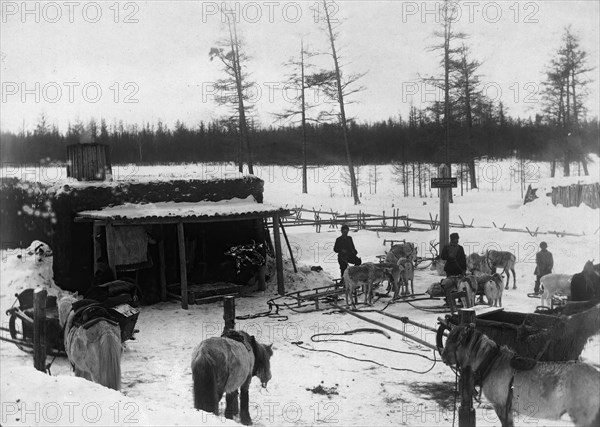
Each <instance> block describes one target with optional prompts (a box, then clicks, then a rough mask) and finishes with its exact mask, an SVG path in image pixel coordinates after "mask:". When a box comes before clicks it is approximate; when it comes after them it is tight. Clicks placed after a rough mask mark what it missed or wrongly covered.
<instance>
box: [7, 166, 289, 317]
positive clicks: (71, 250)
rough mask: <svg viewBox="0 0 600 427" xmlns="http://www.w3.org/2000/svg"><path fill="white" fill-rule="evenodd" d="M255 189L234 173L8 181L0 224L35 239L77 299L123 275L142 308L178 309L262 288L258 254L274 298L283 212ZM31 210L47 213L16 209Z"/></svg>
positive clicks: (259, 186) (257, 184)
mask: <svg viewBox="0 0 600 427" xmlns="http://www.w3.org/2000/svg"><path fill="white" fill-rule="evenodd" d="M263 185H264V183H263V181H262V180H261V179H259V178H257V177H255V176H243V175H238V176H235V177H233V178H219V179H215V178H207V179H187V180H179V179H172V180H168V179H167V180H164V179H163V180H160V181H157V180H154V179H146V180H143V179H139V180H136V181H133V180H122V181H119V180H115V181H76V180H73V179H70V180H68V181H67V183H63V182H61V183H57V182H53V183H51V184H49V185H44V184H40V183H32V184H25V183H22V182H19V181H18V180H11V181H10V182H4V183H3V187H2V193H3V195H2V198H3V199H6V201H10V203H5V204H4V205H3V211H2V216H3V218H2V219H3V220H5V219H8V220H9V221H11V222H12V224H13V229H14V230H13V233H15V230H18V229H21V228H22V229H23V230H31V229H32V227H33V228H34V229H36V230H37V233H36V234H35V238H38V239H40V240H45V241H48V242H49V243H50V244H51V246H52V249H53V252H54V265H53V268H54V280H55V282H56V284H57V285H58V286H60V287H61V288H63V289H67V290H71V291H79V292H81V293H85V291H86V290H87V289H88V288H89V287H91V286H92V285H93V284H95V283H101V282H105V281H108V280H109V279H110V278H131V279H132V280H135V281H136V282H137V283H138V285H139V287H140V290H141V293H142V296H143V298H144V300H145V301H146V302H147V303H152V302H157V301H160V300H166V299H167V298H169V297H177V298H179V299H181V302H182V306H183V307H187V304H188V303H193V302H194V300H195V299H200V298H202V297H207V296H211V295H219V294H223V293H231V292H235V285H237V286H244V285H247V284H249V283H250V284H253V283H256V284H257V285H258V286H259V287H260V286H263V285H264V275H263V274H264V268H263V269H261V265H260V258H261V256H262V260H264V257H265V255H266V252H267V251H272V252H271V254H272V255H274V257H275V259H276V261H277V262H276V266H277V270H278V271H277V282H278V290H279V292H281V293H283V292H284V283H283V270H282V259H281V258H282V251H281V244H280V239H279V218H280V216H283V215H288V214H289V212H288V211H287V210H285V209H282V208H280V207H277V206H273V205H269V204H266V203H263ZM32 188H33V189H34V190H35V191H32ZM31 205H36V206H37V205H40V206H42V205H43V208H44V212H48V215H34V214H25V215H24V214H23V206H31ZM30 210H31V208H30ZM269 228H272V229H273V234H274V238H273V240H271V238H270V233H269ZM17 238H18V237H17V236H16V234H15V240H16V239H17ZM236 248H237V249H238V251H237V252H236V251H235V250H234V249H236ZM240 248H242V250H241V251H240V250H239V249H240ZM244 251H245V252H244ZM253 255H254V256H255V258H254V259H251V258H252V256H253ZM244 257H245V259H242V258H244ZM256 258H259V261H258V262H257V259H256Z"/></svg>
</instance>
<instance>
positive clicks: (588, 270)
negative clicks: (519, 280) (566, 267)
mask: <svg viewBox="0 0 600 427" xmlns="http://www.w3.org/2000/svg"><path fill="white" fill-rule="evenodd" d="M544 277H545V276H544ZM542 279H543V277H542ZM570 291H571V300H572V301H588V300H595V299H600V276H599V275H598V274H597V273H596V266H595V265H594V264H593V262H592V261H588V262H586V263H585V265H584V266H583V271H582V272H581V273H577V274H574V275H573V278H572V279H571V289H570Z"/></svg>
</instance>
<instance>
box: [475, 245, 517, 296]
mask: <svg viewBox="0 0 600 427" xmlns="http://www.w3.org/2000/svg"><path fill="white" fill-rule="evenodd" d="M516 262H517V258H516V257H515V255H514V254H512V253H511V252H507V251H495V250H493V249H491V250H488V251H486V252H485V253H483V254H476V253H472V254H470V255H469V256H468V257H467V269H469V270H470V271H473V270H478V271H480V272H482V273H486V274H493V273H495V272H496V269H497V268H498V267H501V268H503V271H502V273H503V274H506V286H505V287H504V289H508V284H509V283H510V273H511V272H512V274H513V289H517V274H516V273H515V263H516Z"/></svg>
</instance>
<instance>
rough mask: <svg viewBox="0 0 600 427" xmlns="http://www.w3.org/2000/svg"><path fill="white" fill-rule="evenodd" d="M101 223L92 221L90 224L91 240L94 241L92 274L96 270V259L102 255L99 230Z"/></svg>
mask: <svg viewBox="0 0 600 427" xmlns="http://www.w3.org/2000/svg"><path fill="white" fill-rule="evenodd" d="M101 227H102V225H101V224H100V222H99V221H94V224H93V226H92V233H93V235H92V242H94V274H96V271H98V260H99V259H100V257H101V256H102V242H101V241H100V230H101Z"/></svg>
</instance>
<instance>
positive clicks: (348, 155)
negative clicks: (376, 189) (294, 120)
mask: <svg viewBox="0 0 600 427" xmlns="http://www.w3.org/2000/svg"><path fill="white" fill-rule="evenodd" d="M323 6H324V9H325V19H326V20H327V29H328V30H329V41H330V42H331V53H332V55H333V63H334V65H335V77H336V82H337V93H338V102H339V104H340V118H341V120H342V134H343V137H344V146H345V148H346V159H347V161H348V171H349V172H350V185H351V187H352V195H353V196H354V204H355V205H359V204H360V199H359V198H358V186H357V184H356V177H355V176H354V164H353V162H352V155H351V153H350V143H349V141H348V124H347V122H346V110H345V108H344V96H343V93H342V81H341V79H342V76H341V74H340V66H339V63H338V57H337V53H336V50H335V42H334V38H333V30H332V29H331V20H330V17H329V9H328V8H327V0H323Z"/></svg>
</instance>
